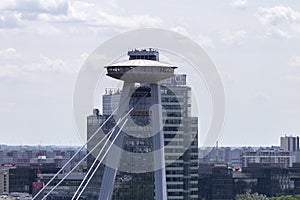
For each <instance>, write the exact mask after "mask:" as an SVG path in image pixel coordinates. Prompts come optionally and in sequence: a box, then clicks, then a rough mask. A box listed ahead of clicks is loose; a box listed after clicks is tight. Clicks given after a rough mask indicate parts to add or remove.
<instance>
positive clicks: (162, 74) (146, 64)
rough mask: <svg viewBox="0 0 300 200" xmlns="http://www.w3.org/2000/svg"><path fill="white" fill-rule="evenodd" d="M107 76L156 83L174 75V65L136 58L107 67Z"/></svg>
mask: <svg viewBox="0 0 300 200" xmlns="http://www.w3.org/2000/svg"><path fill="white" fill-rule="evenodd" d="M106 68H107V74H106V75H107V76H110V77H112V78H115V79H120V80H123V81H128V82H135V83H154V82H158V81H160V80H163V79H166V78H169V77H172V76H174V70H175V69H176V68H177V67H175V66H174V65H170V64H167V63H163V62H159V61H154V60H144V59H134V60H128V61H122V62H117V63H114V64H111V65H109V66H107V67H106Z"/></svg>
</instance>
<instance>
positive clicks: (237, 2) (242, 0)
mask: <svg viewBox="0 0 300 200" xmlns="http://www.w3.org/2000/svg"><path fill="white" fill-rule="evenodd" d="M247 3H248V2H247V0H233V1H232V2H231V6H232V7H234V8H246V5H247Z"/></svg>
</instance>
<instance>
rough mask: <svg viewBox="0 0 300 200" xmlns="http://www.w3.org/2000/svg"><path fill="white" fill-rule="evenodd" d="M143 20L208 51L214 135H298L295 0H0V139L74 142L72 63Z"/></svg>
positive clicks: (299, 63) (258, 138)
mask: <svg viewBox="0 0 300 200" xmlns="http://www.w3.org/2000/svg"><path fill="white" fill-rule="evenodd" d="M144 27H159V28H164V29H169V30H174V31H177V32H179V33H182V34H185V35H187V36H189V37H191V38H192V39H194V40H195V41H197V42H198V43H199V44H200V45H201V46H202V47H203V48H204V49H205V50H206V52H207V53H208V55H209V56H210V57H211V59H212V60H213V61H214V63H215V65H216V67H217V68H218V70H219V71H220V74H221V76H222V79H223V81H224V87H225V92H226V119H225V124H224V129H223V132H222V135H221V137H220V141H219V144H220V145H234V146H248V145H264V146H265V145H279V137H280V136H281V135H284V134H294V135H297V134H298V135H300V106H299V105H300V90H299V89H300V4H299V2H298V1H297V0H294V1H287V0H284V1H283V0H282V1H275V0H273V1H259V0H251V1H247V0H233V1H231V0H219V1H216V0H213V1H191V0H187V1H176V0H175V1H174V0H164V1H158V0H152V1H136V0H127V1H117V0H114V1H109V0H107V1H91V0H88V1H86V0H85V1H83V0H82V1H70V0H51V1H46V0H44V1H43V0H1V1H0V92H1V93H0V136H1V137H0V138H1V139H0V143H2V144H14V145H18V144H42V145H44V144H67V145H69V144H72V145H78V144H80V140H79V137H78V134H77V133H76V131H75V128H74V124H73V111H72V93H73V86H74V83H75V80H76V75H77V73H78V70H79V68H80V66H81V64H82V63H83V61H84V60H85V58H86V57H87V55H88V54H89V53H91V52H92V51H93V50H94V49H95V48H96V47H97V46H99V45H100V44H101V43H102V42H104V41H105V40H107V39H109V38H111V37H113V36H115V35H117V34H118V33H122V32H124V31H128V30H133V29H137V28H144ZM100 95H101V92H99V96H100ZM200 120H201V119H200Z"/></svg>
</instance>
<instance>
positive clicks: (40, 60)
mask: <svg viewBox="0 0 300 200" xmlns="http://www.w3.org/2000/svg"><path fill="white" fill-rule="evenodd" d="M86 57H87V56H86V54H82V55H80V56H79V58H78V59H70V60H66V61H65V60H62V59H59V58H54V59H53V58H49V57H46V56H39V57H36V56H31V55H27V54H25V53H21V52H18V51H17V50H16V49H14V48H7V49H2V50H0V60H1V61H2V63H1V68H0V77H2V78H3V77H4V78H13V77H18V76H21V75H29V74H31V73H39V72H59V73H67V74H75V73H77V72H78V70H79V68H80V66H81V64H82V63H83V61H84V59H85V58H86Z"/></svg>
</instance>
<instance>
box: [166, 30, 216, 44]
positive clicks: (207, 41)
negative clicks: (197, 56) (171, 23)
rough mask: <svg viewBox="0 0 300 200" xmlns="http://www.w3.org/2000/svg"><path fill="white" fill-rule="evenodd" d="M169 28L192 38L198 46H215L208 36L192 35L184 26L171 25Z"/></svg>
mask: <svg viewBox="0 0 300 200" xmlns="http://www.w3.org/2000/svg"><path fill="white" fill-rule="evenodd" d="M170 30H172V31H175V32H177V33H180V34H182V35H185V36H187V37H190V38H192V39H194V40H195V42H197V43H198V44H199V45H200V46H202V47H204V48H214V47H215V46H214V44H213V41H212V40H211V39H210V38H209V37H206V36H204V35H198V36H195V37H193V36H192V35H191V34H189V32H188V31H187V30H186V28H184V27H182V26H175V27H171V28H170Z"/></svg>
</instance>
